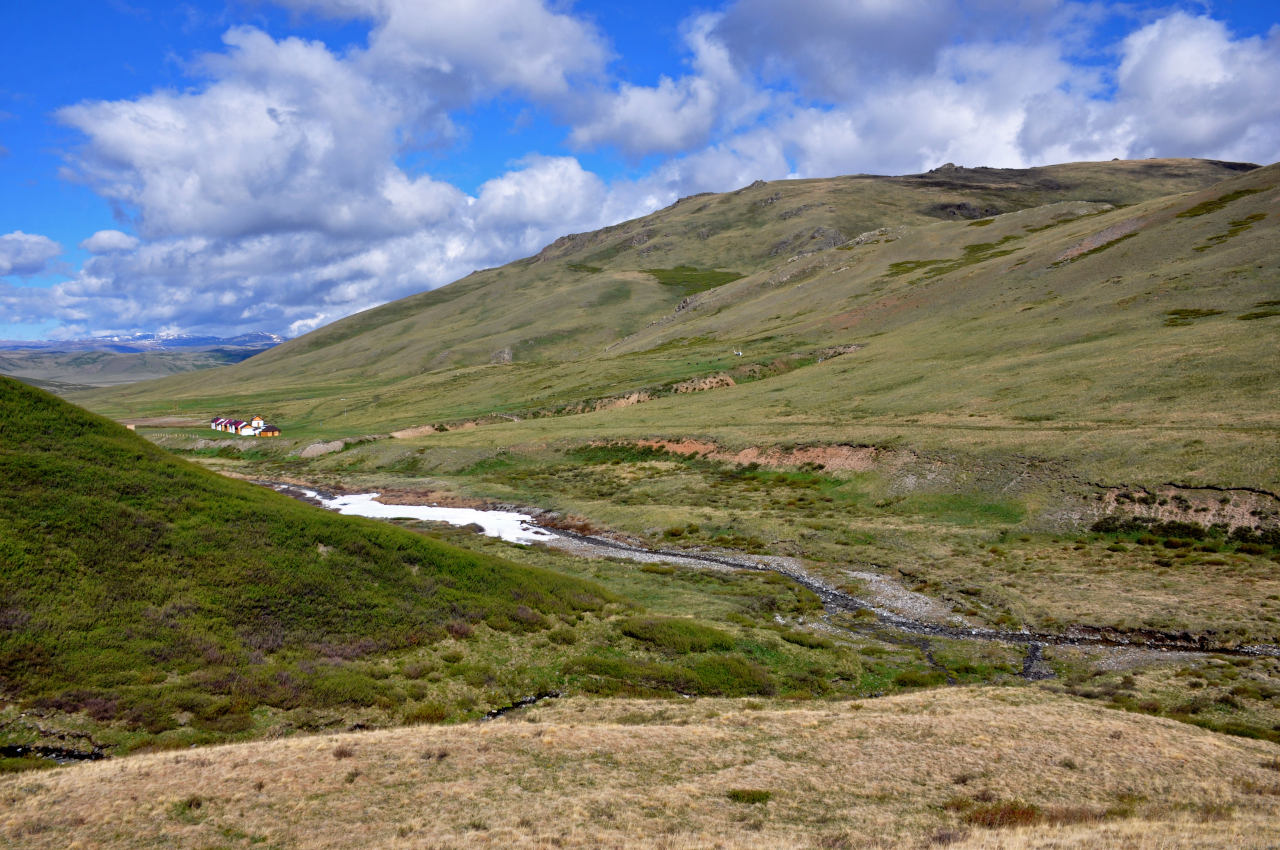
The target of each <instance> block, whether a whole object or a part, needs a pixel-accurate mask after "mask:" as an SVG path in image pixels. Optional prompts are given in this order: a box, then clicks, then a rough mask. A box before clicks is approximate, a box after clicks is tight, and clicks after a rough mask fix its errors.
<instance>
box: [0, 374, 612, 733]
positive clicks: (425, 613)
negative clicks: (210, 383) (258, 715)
mask: <svg viewBox="0 0 1280 850" xmlns="http://www.w3.org/2000/svg"><path fill="white" fill-rule="evenodd" d="M0 482H3V483H2V484H0V599H3V603H2V607H0V626H2V630H0V691H2V692H3V694H4V695H5V697H6V698H8V699H17V700H21V701H23V702H24V703H26V704H27V705H44V706H45V707H47V708H56V709H58V710H62V711H68V712H75V711H79V710H84V711H87V712H88V713H89V715H91V716H92V717H93V718H94V719H96V720H99V721H113V720H127V721H131V722H132V723H133V724H135V725H136V726H140V727H142V728H145V729H146V730H147V731H150V732H153V733H160V732H164V731H166V730H170V729H177V728H178V727H179V726H180V725H182V718H180V717H178V715H181V714H183V713H184V712H185V713H186V715H187V720H186V722H187V723H188V724H190V725H191V727H192V728H190V729H188V730H187V731H190V732H192V733H193V735H195V737H200V736H199V730H204V731H206V732H211V733H218V732H235V731H243V730H245V729H247V728H249V727H250V726H251V725H253V720H252V717H251V712H253V711H254V710H255V709H256V708H257V707H258V706H260V705H274V706H277V707H282V708H294V707H298V706H303V705H312V706H316V705H320V706H323V705H333V704H349V703H356V704H371V703H374V702H377V701H379V700H381V699H385V698H387V697H388V693H389V691H388V689H386V688H384V687H383V685H384V683H382V682H378V681H375V680H373V679H371V678H370V677H369V676H367V675H365V674H363V673H356V672H352V671H349V670H348V671H344V670H343V669H341V663H339V664H338V665H333V664H327V665H326V664H325V663H323V662H324V659H334V660H339V659H347V660H353V659H360V658H367V657H370V656H373V655H378V654H385V653H388V652H392V651H396V650H404V649H407V648H411V647H415V646H420V645H429V644H432V643H435V642H438V641H440V640H441V639H443V638H445V637H447V636H448V634H449V632H448V629H450V628H452V629H453V630H454V631H455V632H458V631H460V630H463V629H467V630H469V629H471V628H473V627H475V626H478V625H480V624H484V625H486V626H487V627H488V628H490V629H494V630H498V631H502V632H508V633H524V632H530V631H534V632H536V631H540V630H543V629H546V628H548V627H549V626H550V624H551V620H549V618H555V617H557V616H566V617H570V618H572V617H573V616H574V615H575V614H576V612H579V611H584V610H597V609H599V608H600V607H601V606H602V605H604V603H605V601H606V599H607V598H608V597H607V594H605V593H604V592H603V591H601V590H600V589H599V588H597V587H593V586H591V585H589V584H586V583H584V582H581V581H577V580H573V579H568V578H563V577H560V576H557V575H554V574H552V573H549V572H546V571H542V570H538V569H529V568H523V567H518V566H515V565H514V564H510V563H507V562H503V561H501V560H499V559H497V558H493V557H487V556H480V555H475V554H471V553H468V552H464V551H462V550H459V549H456V548H454V547H451V546H448V545H446V544H442V543H438V542H435V541H432V540H428V539H426V538H423V537H421V536H418V535H414V534H412V533H409V532H406V531H402V530H400V529H396V528H392V527H389V526H387V525H385V524H381V523H375V522H368V521H352V520H351V519H348V518H341V517H337V516H334V515H332V514H329V513H327V512H325V511H322V510H320V509H317V508H312V507H309V506H307V505H303V504H300V503H298V502H295V501H294V500H292V499H289V498H287V497H285V496H282V495H278V494H276V493H273V492H271V491H268V490H265V489H263V488H260V487H255V486H252V485H249V484H246V483H242V482H238V481H230V480H227V479H224V478H221V477H220V476H217V475H214V474H212V473H209V472H207V471H205V470H202V469H199V468H197V467H195V466H194V465H192V464H190V463H187V462H185V461H180V460H177V459H175V458H173V457H172V456H170V455H168V454H167V453H165V452H163V451H161V450H160V449H157V448H156V447H155V446H153V445H151V444H150V443H148V442H146V441H145V440H142V439H140V438H138V437H136V436H135V435H133V434H131V433H129V432H128V431H126V430H125V429H124V428H122V427H120V426H119V425H116V424H114V423H111V422H108V421H106V420H104V419H101V418H99V417H97V416H93V415H91V414H88V413H86V412H84V411H82V410H79V409H77V408H74V407H72V406H70V405H68V404H65V403H62V402H59V401H57V400H55V399H54V398H52V397H51V396H49V395H47V394H45V393H43V392H41V391H39V390H36V389H33V388H30V387H26V386H24V385H22V384H19V383H17V382H15V381H12V380H9V379H0ZM307 659H311V660H312V661H311V663H310V665H308V663H306V661H307Z"/></svg>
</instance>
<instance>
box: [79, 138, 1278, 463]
mask: <svg viewBox="0 0 1280 850" xmlns="http://www.w3.org/2000/svg"><path fill="white" fill-rule="evenodd" d="M1278 182H1280V167H1278V166H1270V167H1267V168H1260V169H1253V168H1251V167H1248V166H1240V165H1230V164H1223V163H1213V162H1203V161H1190V160H1154V161H1141V162H1110V163H1078V164H1072V165H1064V166H1053V167H1048V168H1040V169H1029V170H1024V171H1015V170H995V169H957V168H952V167H944V168H941V169H938V170H936V171H934V172H930V173H928V174H925V175H916V176H912V177H901V178H877V177H845V178H836V179H832V180H806V181H790V182H779V183H769V184H755V185H752V186H749V187H747V188H745V189H742V190H739V191H738V192H734V193H729V194H725V195H707V196H698V197H694V198H687V199H684V200H682V201H680V202H679V203H677V204H675V205H673V206H672V207H669V208H667V209H665V210H662V211H660V212H657V213H654V214H653V215H651V216H648V217H646V218H643V219H638V220H636V221H632V222H627V223H624V224H621V225H617V226H616V227H612V228H605V229H604V230H601V231H597V232H595V233H591V234H579V235H574V236H567V237H564V238H562V239H560V240H557V241H556V242H555V243H554V244H552V245H550V246H548V247H547V248H546V249H545V250H544V251H542V252H541V253H540V254H539V255H537V256H535V257H531V258H528V259H526V260H522V261H518V262H516V263H512V264H510V265H508V266H504V267H502V268H500V269H491V270H487V271H483V272H477V273H475V274H473V275H471V276H469V277H467V278H465V279H463V280H461V281H458V282H457V283H455V284H452V285H450V286H447V287H444V288H442V289H438V290H434V291H431V292H427V293H423V294H421V295H417V296H413V297H411V298H407V299H404V300H402V301H398V302H395V303H393V304H388V305H385V306H383V307H379V308H376V309H374V310H370V311H367V312H365V313H361V314H359V315H356V316H353V317H351V318H349V319H345V320H342V321H339V322H336V323H334V324H333V325H330V326H328V327H326V328H322V329H320V330H318V331H315V332H313V333H311V334H308V335H306V336H304V337H300V338H298V339H295V340H292V341H290V342H288V343H285V344H283V345H280V346H278V347H277V348H275V349H272V350H271V351H269V352H266V353H264V354H262V355H259V356H258V357H255V358H253V359H252V360H251V361H248V362H246V363H243V364H239V365H236V366H233V367H230V368H225V369H216V370H211V371H206V372H202V373H200V375H199V376H198V377H182V378H180V379H169V380H161V381H154V382H147V383H145V384H140V385H135V386H131V387H127V388H118V389H113V390H106V391H98V392H94V393H89V394H85V395H81V396H79V397H78V398H79V399H80V400H81V401H82V402H83V403H85V404H87V405H89V406H91V407H93V408H95V409H97V410H100V411H102V412H104V413H107V414H109V415H112V416H115V417H129V416H146V415H154V414H157V413H167V414H172V413H179V414H192V415H199V416H204V415H213V414H216V413H218V412H222V411H227V410H240V409H250V408H252V409H254V410H257V411H265V412H266V415H268V416H269V418H271V419H273V420H274V421H278V422H280V423H281V424H282V425H284V426H285V428H286V434H287V435H290V436H293V437H295V438H297V439H299V440H307V439H311V438H315V437H319V436H325V437H332V436H343V435H356V434H370V433H386V432H390V431H396V430H403V429H412V428H414V427H420V426H426V425H434V426H436V428H437V430H443V429H446V428H449V429H453V428H456V427H457V426H459V425H464V424H468V422H481V423H489V422H491V423H497V424H493V425H490V426H489V427H486V428H485V429H483V432H484V437H483V438H477V437H474V436H473V437H462V436H459V437H456V438H454V437H450V438H449V439H447V440H444V439H442V438H441V437H439V436H437V437H435V438H433V439H434V442H433V443H432V444H433V445H436V444H440V445H451V444H453V442H452V441H453V440H455V439H458V440H468V439H470V440H473V441H475V440H478V439H482V440H483V441H485V442H486V444H487V445H492V446H498V447H501V446H512V445H519V444H521V443H526V442H538V441H545V440H548V439H558V438H567V439H579V440H580V439H593V438H598V437H619V438H628V439H630V438H635V437H638V436H662V437H677V438H679V437H685V436H690V435H697V436H700V437H703V438H710V439H713V440H716V441H718V442H720V443H722V444H724V445H727V446H730V447H736V448H743V447H747V446H761V445H777V444H779V443H784V442H796V441H806V442H816V443H836V442H850V441H851V442H871V443H880V442H883V441H886V440H888V441H895V442H899V443H905V444H907V445H909V446H912V447H915V448H918V449H923V450H959V451H965V452H977V453H985V452H996V453H998V454H1011V453H1031V454H1035V455H1038V456H1045V457H1051V458H1055V459H1059V460H1063V461H1065V462H1068V463H1070V464H1071V465H1072V466H1073V468H1074V469H1075V470H1076V471H1077V472H1079V474H1081V475H1084V476H1085V477H1089V478H1107V479H1110V480H1121V478H1122V476H1124V477H1125V479H1124V480H1127V479H1128V478H1130V477H1134V478H1136V480H1139V481H1147V482H1156V481H1159V480H1161V479H1164V480H1168V479H1169V478H1174V477H1177V478H1182V477H1186V476H1188V475H1190V476H1191V477H1193V478H1195V479H1196V480H1198V481H1201V482H1206V483H1218V484H1237V485H1251V486H1264V487H1275V486H1278V485H1280V469H1278V468H1277V464H1275V463H1274V462H1272V461H1270V460H1269V459H1268V458H1269V457H1274V456H1275V452H1271V453H1270V454H1268V453H1267V452H1259V451H1254V450H1253V449H1252V448H1251V447H1257V446H1259V445H1260V444H1259V443H1258V442H1257V441H1258V440H1262V441H1263V443H1264V444H1265V445H1267V446H1271V447H1275V445H1276V443H1275V439H1276V425H1277V423H1276V412H1277V410H1280V397H1278V395H1277V394H1278V393H1280V389H1278V388H1277V385H1276V383H1275V382H1274V380H1272V379H1271V376H1272V373H1273V364H1274V354H1273V352H1274V351H1275V347H1276V342H1277V327H1278V326H1280V325H1278V323H1280V319H1277V318H1276V304H1275V303H1274V302H1276V301H1277V300H1280V291H1277V284H1276V280H1277V266H1278V264H1280V263H1278V258H1277V252H1276V249H1275V245H1276V244H1277V240H1276V227H1277V221H1280V217H1278V216H1277V214H1276V212H1275V205H1276V197H1277V183H1278ZM855 347H856V349H857V350H856V351H852V353H846V354H842V355H841V356H838V357H833V356H832V355H833V354H841V353H842V352H849V351H851V350H852V349H854V348H855ZM736 352H741V356H739V355H738V354H737V353H736ZM726 377H727V378H729V379H731V380H732V382H733V383H734V384H735V386H733V387H727V385H728V383H729V381H726V380H725V378H726ZM713 385H714V386H720V387H727V388H722V389H716V390H715V392H713V393H710V394H706V393H701V392H688V393H685V392H677V391H679V390H682V389H695V390H696V389H700V388H706V387H708V386H713ZM713 399H714V401H713ZM644 400H649V401H648V403H646V404H640V405H635V406H627V405H630V404H631V403H632V402H635V401H644ZM599 408H609V409H608V410H607V412H606V413H590V414H589V415H586V416H559V415H558V414H564V413H575V412H587V411H593V410H597V409H599ZM552 414H556V416H555V418H552V419H548V418H545V417H547V416H549V415H552ZM513 419H519V420H521V421H520V422H519V423H511V422H510V420H513ZM504 421H506V422H507V423H508V424H502V423H503V422H504ZM286 445H287V444H286ZM1210 446H1212V447H1213V449H1214V450H1212V451H1211V450H1210ZM282 448H284V447H283V446H282ZM1221 449H1227V450H1225V451H1224V450H1221Z"/></svg>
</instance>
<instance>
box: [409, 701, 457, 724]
mask: <svg viewBox="0 0 1280 850" xmlns="http://www.w3.org/2000/svg"><path fill="white" fill-rule="evenodd" d="M448 717H449V708H448V706H445V705H442V704H441V703H438V702H419V703H413V704H410V705H409V706H408V707H407V708H405V710H404V713H403V714H402V715H401V720H402V722H403V723H404V724H405V725H406V726H417V725H420V724H424V723H443V722H444V721H445V720H447V719H448Z"/></svg>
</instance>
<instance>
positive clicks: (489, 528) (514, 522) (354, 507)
mask: <svg viewBox="0 0 1280 850" xmlns="http://www.w3.org/2000/svg"><path fill="white" fill-rule="evenodd" d="M302 492H304V493H306V495H307V496H308V497H309V498H312V499H315V500H316V501H318V502H320V504H322V505H324V506H325V507H326V508H329V509H330V510H334V511H337V512H338V513H340V514H346V515H348V516H363V517H371V518H373V519H418V520H425V521H428V522H447V523H449V524H450V525H478V526H480V527H481V528H482V529H484V533H485V534H487V535H489V536H490V537H498V538H501V539H502V540H506V541H508V542H510V543H536V542H538V541H540V540H552V539H554V538H555V537H556V536H557V535H556V534H555V533H553V532H550V531H547V530H546V529H545V528H539V527H538V526H536V525H534V524H533V517H531V516H529V515H528V514H518V513H515V512H514V511H481V510H476V509H474V508H438V507H435V506H434V505H384V504H383V503H382V502H379V501H376V500H377V498H378V496H379V495H381V494H379V493H356V494H353V495H349V496H338V497H337V498H335V499H326V498H324V497H323V496H321V495H320V494H318V493H316V492H315V491H313V490H303V491H302Z"/></svg>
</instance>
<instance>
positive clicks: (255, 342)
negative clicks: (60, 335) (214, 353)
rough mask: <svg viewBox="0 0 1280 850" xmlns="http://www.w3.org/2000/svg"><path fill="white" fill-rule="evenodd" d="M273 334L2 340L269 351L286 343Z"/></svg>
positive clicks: (37, 345)
mask: <svg viewBox="0 0 1280 850" xmlns="http://www.w3.org/2000/svg"><path fill="white" fill-rule="evenodd" d="M284 340H285V338H284V337H282V336H278V335H276V334H270V333H262V332H255V333H247V334H240V335H239V336H233V337H217V336H194V335H190V334H154V333H136V334H127V335H119V336H100V337H92V338H89V339H42V340H29V339H14V340H0V351H47V352H57V351H118V352H131V351H171V350H175V349H183V348H247V349H256V350H265V349H268V348H271V347H272V346H275V345H279V344H280V343H282V342H284Z"/></svg>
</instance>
